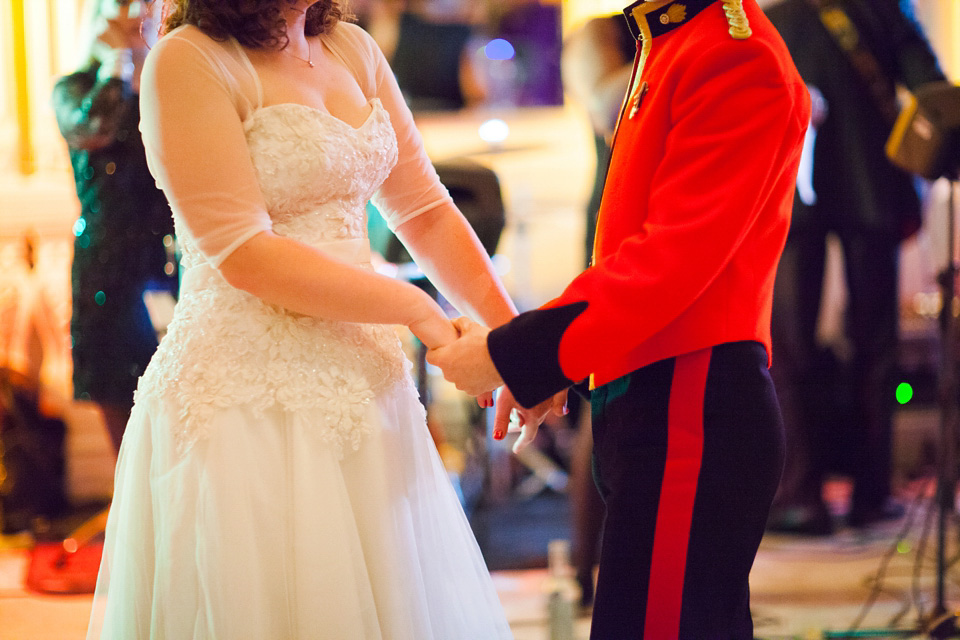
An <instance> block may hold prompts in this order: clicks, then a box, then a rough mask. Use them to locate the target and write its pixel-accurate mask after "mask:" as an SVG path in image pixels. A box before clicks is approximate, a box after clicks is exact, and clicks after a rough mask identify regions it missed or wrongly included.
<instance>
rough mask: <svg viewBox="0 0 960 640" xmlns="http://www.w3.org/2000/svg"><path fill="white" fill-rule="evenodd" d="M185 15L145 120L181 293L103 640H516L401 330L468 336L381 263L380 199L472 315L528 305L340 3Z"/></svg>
mask: <svg viewBox="0 0 960 640" xmlns="http://www.w3.org/2000/svg"><path fill="white" fill-rule="evenodd" d="M155 4H159V3H155ZM164 9H165V11H164V19H163V20H164V24H163V30H164V31H165V35H163V37H162V38H161V39H160V40H159V42H158V43H157V44H156V46H155V47H154V48H153V50H152V51H151V52H150V54H149V56H148V58H147V60H146V63H145V65H144V69H143V75H142V78H141V83H140V99H141V108H142V120H141V129H142V131H143V137H144V142H145V146H146V149H147V156H148V161H149V165H150V168H151V172H152V173H153V175H154V177H155V178H156V180H157V182H158V184H159V185H160V187H161V188H162V189H163V191H164V193H165V194H166V197H167V199H168V200H169V202H170V205H171V208H172V210H173V216H174V220H175V223H176V227H177V235H178V239H179V241H180V243H181V248H182V252H183V259H182V266H183V268H184V275H183V284H182V288H181V294H180V301H179V303H178V306H177V309H176V315H175V317H174V320H173V322H172V323H171V325H170V327H169V329H168V333H167V335H166V337H165V338H164V340H163V341H162V344H161V345H160V348H159V350H158V351H157V354H156V355H155V357H154V358H153V360H152V361H151V363H150V366H149V367H148V369H147V371H146V372H145V374H144V375H143V377H142V378H141V379H140V383H139V388H138V390H137V395H136V404H135V406H134V409H133V413H132V416H131V419H130V423H129V425H128V427H127V430H126V434H125V436H124V440H123V445H122V448H121V451H120V455H119V460H118V466H117V471H116V488H115V495H114V501H113V507H112V511H111V514H110V520H109V523H108V526H107V538H106V546H105V550H104V556H103V562H102V565H101V569H100V578H99V582H98V586H97V594H96V596H95V599H94V611H93V615H92V618H91V623H90V628H89V634H88V637H90V638H118V639H123V640H129V639H132V638H168V639H176V640H181V639H185V638H195V639H201V638H203V639H208V638H209V639H213V638H217V639H220V640H234V639H238V638H251V639H257V640H289V639H295V638H301V639H307V638H318V639H319V638H323V639H334V640H336V639H343V640H366V639H384V640H386V639H396V640H431V639H432V640H491V639H496V638H509V637H511V635H510V630H509V628H508V626H507V623H506V620H505V618H504V614H503V612H502V610H501V607H500V604H499V602H498V600H497V595H496V593H495V591H494V589H493V587H492V584H491V581H490V578H489V575H488V573H487V570H486V568H485V566H484V563H483V559H482V557H481V556H480V553H479V550H478V547H477V545H476V542H475V540H474V539H473V536H472V534H471V531H470V528H469V526H468V523H467V521H466V518H465V517H464V514H463V512H462V510H461V509H460V505H459V503H458V502H457V499H456V496H455V494H454V491H453V489H452V488H451V486H450V484H449V482H448V480H447V476H446V474H445V472H444V469H443V467H442V465H441V462H440V460H439V457H438V455H437V453H436V450H435V449H434V448H433V444H432V442H431V440H430V437H429V433H428V431H427V429H426V425H425V417H424V412H423V409H422V406H421V404H420V402H419V400H418V397H417V394H416V390H415V389H414V387H413V384H412V381H411V378H410V375H409V371H408V369H409V366H410V365H409V363H408V361H407V360H406V359H405V358H404V356H403V354H402V352H401V349H400V345H399V341H398V338H397V336H396V333H395V329H394V328H393V327H392V326H390V325H398V324H399V325H406V326H407V327H409V328H410V330H411V331H412V332H413V333H414V334H415V335H416V336H417V337H418V338H419V339H420V340H421V341H422V342H423V343H424V344H426V345H427V346H428V347H430V348H433V347H437V346H440V345H443V344H446V343H448V342H450V341H452V340H454V339H455V338H456V337H457V331H456V330H455V329H454V327H453V325H452V324H451V322H450V321H449V320H448V319H447V317H446V316H445V315H444V313H443V312H442V311H441V309H440V308H439V307H438V306H437V304H436V303H435V302H434V301H433V300H432V299H431V298H430V297H429V296H428V295H426V294H425V293H424V292H422V291H421V290H420V289H419V288H417V287H415V286H413V285H410V284H408V283H405V282H401V281H397V280H393V279H390V278H387V277H383V276H380V275H378V274H376V273H375V272H374V271H373V270H372V269H371V267H370V263H369V260H370V247H369V243H368V241H367V238H366V226H365V225H366V221H365V218H364V205H365V203H366V202H367V200H369V199H370V198H372V199H373V201H374V202H375V203H376V205H377V207H378V208H379V209H380V210H381V211H382V212H383V213H384V216H385V217H386V218H387V220H388V222H389V224H390V226H391V228H392V229H393V230H394V231H395V232H396V234H397V235H398V236H399V237H400V239H401V240H402V241H403V242H404V243H405V244H406V246H407V247H408V248H409V250H410V252H411V254H412V255H414V257H415V259H416V260H417V262H418V263H419V265H420V266H421V268H422V269H423V270H424V271H425V272H426V273H427V275H428V276H429V277H430V278H431V279H432V280H433V281H434V283H436V284H437V285H438V287H439V288H440V289H441V291H442V292H443V293H444V295H445V296H446V297H447V298H448V299H449V300H451V301H452V302H453V303H454V304H455V305H456V306H457V307H458V308H459V309H460V310H462V311H463V312H465V313H467V314H469V315H471V316H473V317H475V318H477V319H478V320H479V321H482V322H484V323H485V324H487V325H491V326H496V325H499V324H502V323H504V322H506V321H507V320H509V319H510V318H511V317H512V316H513V315H515V310H514V307H513V305H512V304H511V302H510V300H509V298H508V297H507V295H506V293H505V291H504V289H503V287H502V286H501V284H500V283H499V282H498V280H497V278H496V277H495V275H494V272H493V269H492V267H491V265H490V262H489V260H488V259H487V257H486V254H485V253H484V251H483V249H482V248H481V246H480V244H479V242H478V240H477V238H476V236H475V235H474V233H473V232H472V230H471V229H470V227H469V225H468V224H467V223H466V222H465V220H464V218H463V217H462V215H461V214H460V213H459V211H458V210H457V209H456V207H455V206H454V205H453V203H452V201H451V199H450V197H449V195H448V194H447V192H446V190H445V189H444V188H443V186H442V185H441V184H440V182H439V180H438V179H437V176H436V173H435V171H434V170H433V168H432V165H431V164H430V161H429V160H428V158H427V156H426V154H425V152H424V150H423V146H422V143H421V139H420V136H419V134H418V133H417V131H416V129H415V127H414V124H413V120H412V117H411V115H410V113H409V111H408V110H407V108H406V106H405V105H404V102H403V98H402V96H401V94H400V91H399V90H398V88H397V85H396V83H395V81H394V78H393V75H392V73H391V71H390V69H389V67H388V65H387V63H386V61H385V60H384V58H383V56H382V54H381V53H380V51H379V49H378V48H377V46H376V45H375V44H374V42H373V40H372V39H371V38H370V37H369V36H368V35H367V34H366V33H365V32H363V31H362V30H361V29H360V28H358V27H356V26H355V25H353V24H350V23H347V22H343V21H341V18H343V17H344V15H345V7H343V6H342V4H341V3H338V2H336V1H335V0H320V1H316V0H312V1H311V0H244V1H242V2H240V1H238V0H189V1H188V0H175V1H174V0H167V2H166V6H165V7H164ZM480 402H481V404H483V405H485V406H489V405H490V404H492V400H491V398H490V396H489V395H487V396H485V397H482V398H481V399H480Z"/></svg>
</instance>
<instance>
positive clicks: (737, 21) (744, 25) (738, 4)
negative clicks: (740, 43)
mask: <svg viewBox="0 0 960 640" xmlns="http://www.w3.org/2000/svg"><path fill="white" fill-rule="evenodd" d="M723 12H724V13H725V14H727V24H729V25H730V36H731V37H733V38H734V39H735V40H746V39H747V38H749V37H750V36H751V35H753V31H751V30H750V21H749V20H747V14H746V13H744V11H743V0H723Z"/></svg>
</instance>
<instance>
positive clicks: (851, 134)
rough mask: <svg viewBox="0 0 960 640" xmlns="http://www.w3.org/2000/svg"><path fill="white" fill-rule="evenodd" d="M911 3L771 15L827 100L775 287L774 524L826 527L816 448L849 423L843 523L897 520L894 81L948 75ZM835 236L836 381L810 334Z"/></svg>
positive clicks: (913, 83)
mask: <svg viewBox="0 0 960 640" xmlns="http://www.w3.org/2000/svg"><path fill="white" fill-rule="evenodd" d="M906 7H907V5H906V4H905V3H904V2H898V0H831V1H827V0H785V1H783V2H780V3H778V4H776V5H774V6H771V7H769V8H768V9H767V15H768V16H769V18H770V20H771V22H773V24H774V26H776V27H777V29H778V30H779V32H780V34H781V35H782V36H783V39H784V41H785V42H786V44H787V47H788V48H789V49H790V52H791V55H792V56H793V58H794V61H795V63H796V65H797V69H798V70H799V71H800V75H801V76H802V77H803V79H804V81H805V82H806V83H807V85H808V86H809V87H812V88H813V89H814V90H815V91H816V92H818V94H819V95H822V96H823V100H824V102H825V106H826V108H825V110H824V113H823V120H822V122H821V123H819V125H815V126H816V139H815V146H814V147H813V163H812V164H813V176H812V187H813V194H811V195H806V196H805V197H801V195H800V193H799V192H798V194H797V196H796V198H795V206H794V212H793V221H792V224H791V228H790V233H789V236H788V240H787V245H786V248H785V250H784V253H783V257H782V258H781V260H780V266H779V269H778V272H777V279H776V284H775V286H774V299H773V300H774V303H773V348H774V352H775V353H776V354H777V357H776V359H775V361H774V364H773V367H772V369H771V374H772V376H773V379H774V383H775V386H776V389H777V393H778V395H779V397H780V403H781V407H782V409H783V416H784V423H785V428H786V437H787V457H786V464H785V469H784V475H783V478H782V481H781V484H780V488H779V492H778V495H777V498H776V500H775V503H774V509H773V511H772V513H771V519H770V522H769V529H771V530H777V531H786V532H796V533H806V534H826V533H830V532H831V531H832V520H831V517H830V514H829V513H828V510H827V508H826V506H825V505H824V502H823V500H822V497H821V491H822V482H823V480H824V476H825V474H826V473H827V472H828V471H829V470H830V469H829V465H830V464H831V461H830V460H828V459H827V451H828V450H829V449H831V447H828V446H825V441H826V438H827V434H828V433H830V432H831V431H832V432H836V431H837V430H838V429H849V432H848V433H846V434H843V440H845V441H846V442H849V443H850V445H849V446H850V448H851V449H852V450H851V451H849V452H846V453H845V454H844V455H845V456H846V457H847V458H848V459H849V460H848V465H847V466H848V471H849V472H850V473H851V475H852V476H853V480H854V491H853V497H852V504H851V511H850V513H849V523H850V524H852V525H854V526H863V525H869V524H870V523H873V522H877V521H879V520H882V519H885V518H890V517H893V516H895V515H897V513H898V509H897V505H895V504H894V503H892V502H891V501H890V496H891V475H892V460H891V458H892V456H891V441H892V416H893V408H894V406H895V384H896V380H895V373H896V354H897V343H898V302H897V286H898V274H899V271H898V254H899V245H900V242H901V241H902V240H903V239H905V238H907V237H909V236H910V235H911V234H912V233H914V232H915V231H916V230H917V229H918V228H919V226H920V202H919V198H918V195H917V191H916V189H915V187H914V182H913V179H912V177H911V176H910V175H908V174H907V173H905V172H903V171H901V170H900V169H898V168H896V167H894V166H893V165H892V164H891V163H890V162H889V160H888V159H887V157H886V156H885V154H884V144H885V142H886V140H887V137H888V135H889V133H890V130H891V127H892V124H893V120H894V119H895V117H896V95H895V85H896V84H900V85H905V86H906V87H907V88H909V89H915V88H916V87H918V86H919V85H921V84H923V83H926V82H932V81H939V80H943V79H944V75H943V73H942V72H941V70H940V67H939V66H938V64H937V59H936V57H935V55H934V53H933V52H932V51H931V49H930V46H929V45H928V43H927V41H926V40H925V38H924V36H923V35H922V32H921V30H920V28H919V26H918V25H917V24H916V23H915V21H914V20H913V19H912V15H911V13H910V11H909V9H908V8H906ZM826 25H831V28H832V29H833V33H831V30H829V29H828V28H827V26H826ZM841 42H842V43H845V44H844V46H845V47H846V48H847V49H846V50H845V49H844V48H842V47H841V44H840V43H841ZM865 59H866V60H868V62H866V63H865V62H864V60H865ZM869 60H873V61H874V62H873V63H872V64H871V63H870V62H869ZM871 69H872V71H871ZM804 200H806V201H804ZM830 233H832V234H835V235H836V237H837V238H839V240H840V243H841V245H842V247H843V258H844V264H845V271H846V285H847V289H848V291H849V296H848V299H849V303H848V306H847V309H846V318H845V320H846V338H847V341H848V342H849V345H850V347H851V353H850V354H849V370H848V371H847V372H845V373H843V374H837V373H836V372H837V370H838V369H837V364H836V362H837V358H836V357H835V356H834V355H833V354H832V353H830V352H829V351H826V350H825V349H824V348H823V347H822V346H821V345H819V344H818V343H817V339H816V329H817V318H818V315H819V313H820V307H821V293H822V281H823V274H824V260H825V252H826V249H825V247H826V239H827V235H828V234H830ZM844 384H846V385H847V386H842V385H844ZM844 411H846V412H847V413H846V414H844ZM844 415H845V416H846V417H840V416H844ZM900 511H902V510H900Z"/></svg>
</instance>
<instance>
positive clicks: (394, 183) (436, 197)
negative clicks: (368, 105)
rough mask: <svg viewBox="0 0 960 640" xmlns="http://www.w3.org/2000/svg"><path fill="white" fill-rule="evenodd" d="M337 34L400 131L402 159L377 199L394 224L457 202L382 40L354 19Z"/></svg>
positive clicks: (361, 80) (364, 83) (370, 94)
mask: <svg viewBox="0 0 960 640" xmlns="http://www.w3.org/2000/svg"><path fill="white" fill-rule="evenodd" d="M336 39H338V40H341V41H345V43H346V44H347V46H346V47H345V49H346V51H342V52H341V55H343V56H344V57H345V58H347V60H346V61H347V63H348V64H350V65H351V66H352V67H353V68H354V73H355V75H356V77H357V81H358V82H359V83H360V85H361V88H362V89H363V91H364V93H365V94H366V95H367V97H371V98H372V97H376V98H379V99H380V102H381V103H382V104H383V106H384V108H385V109H386V110H387V112H388V113H389V114H390V122H391V124H392V125H393V129H394V131H395V132H396V134H397V147H398V159H397V165H396V166H395V167H394V168H393V171H391V172H390V175H389V177H388V178H387V179H386V180H385V181H384V183H383V185H382V186H381V187H380V190H379V191H377V193H376V194H375V195H374V197H373V203H374V205H376V207H377V209H379V211H380V213H381V214H382V215H383V217H384V219H385V220H386V221H387V224H388V225H389V227H390V229H391V230H396V229H397V227H399V226H400V225H401V224H403V223H404V222H407V221H408V220H410V219H412V218H415V217H416V216H418V215H419V214H421V213H423V212H425V211H429V210H430V209H433V208H435V207H438V206H440V205H443V204H450V203H452V202H453V201H452V199H451V198H450V194H449V193H448V192H447V189H446V187H444V186H443V184H442V183H441V182H440V178H439V177H438V176H437V172H436V170H435V169H434V168H433V164H431V162H430V158H428V157H427V152H426V151H425V150H424V148H423V138H422V137H421V136H420V132H419V131H418V130H417V127H416V125H415V124H414V122H413V115H412V114H411V113H410V109H409V108H408V107H407V104H406V102H405V101H404V99H403V95H402V94H401V93H400V88H399V87H398V86H397V81H396V79H395V78H394V75H393V71H391V69H390V65H389V64H388V63H387V60H386V58H384V56H383V53H382V52H381V51H380V48H379V47H378V46H377V44H376V42H374V40H373V38H371V37H370V35H369V34H367V33H366V32H365V31H363V30H362V29H361V28H360V27H358V26H356V25H353V24H349V23H340V24H339V25H337V28H336Z"/></svg>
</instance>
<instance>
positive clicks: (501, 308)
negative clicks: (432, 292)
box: [397, 206, 517, 327]
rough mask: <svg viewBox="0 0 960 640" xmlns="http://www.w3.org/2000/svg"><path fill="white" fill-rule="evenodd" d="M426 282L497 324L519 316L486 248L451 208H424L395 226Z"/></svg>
mask: <svg viewBox="0 0 960 640" xmlns="http://www.w3.org/2000/svg"><path fill="white" fill-rule="evenodd" d="M397 235H398V236H399V237H400V239H401V240H402V241H403V243H404V245H405V246H406V247H407V248H408V249H409V251H410V253H411V255H412V256H413V257H414V260H416V262H417V264H418V265H419V266H420V268H421V269H422V270H423V272H424V273H425V274H426V275H427V277H428V278H429V279H430V281H431V282H432V283H433V284H434V285H435V286H436V287H437V289H439V290H440V292H441V293H442V294H443V295H444V297H445V298H446V299H447V300H449V301H450V302H451V303H452V304H453V305H454V306H455V307H456V308H457V309H458V310H459V311H460V312H461V313H463V314H465V315H468V316H471V317H472V318H475V319H476V320H478V321H479V322H482V323H483V324H485V325H487V326H489V327H497V326H500V325H502V324H504V323H506V322H507V321H509V320H510V319H511V318H512V317H514V316H515V315H517V310H516V307H514V305H513V302H512V301H511V300H510V296H509V295H508V294H507V292H506V290H505V289H504V288H503V285H502V283H501V282H500V279H499V278H498V277H497V275H496V272H495V271H494V268H493V264H492V263H491V262H490V259H489V257H488V256H487V254H486V251H485V250H484V249H483V246H482V245H481V244H480V241H479V240H478V239H477V236H476V234H475V233H474V231H473V229H472V228H471V227H470V225H469V223H468V222H467V221H466V219H465V218H464V217H463V216H462V215H461V214H460V212H459V211H458V210H457V209H456V208H454V207H452V206H442V207H437V208H436V209H433V210H431V211H427V212H426V213H423V214H421V215H419V216H417V217H415V218H413V219H411V220H409V221H408V222H405V223H404V224H402V225H401V226H400V228H399V229H397Z"/></svg>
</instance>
